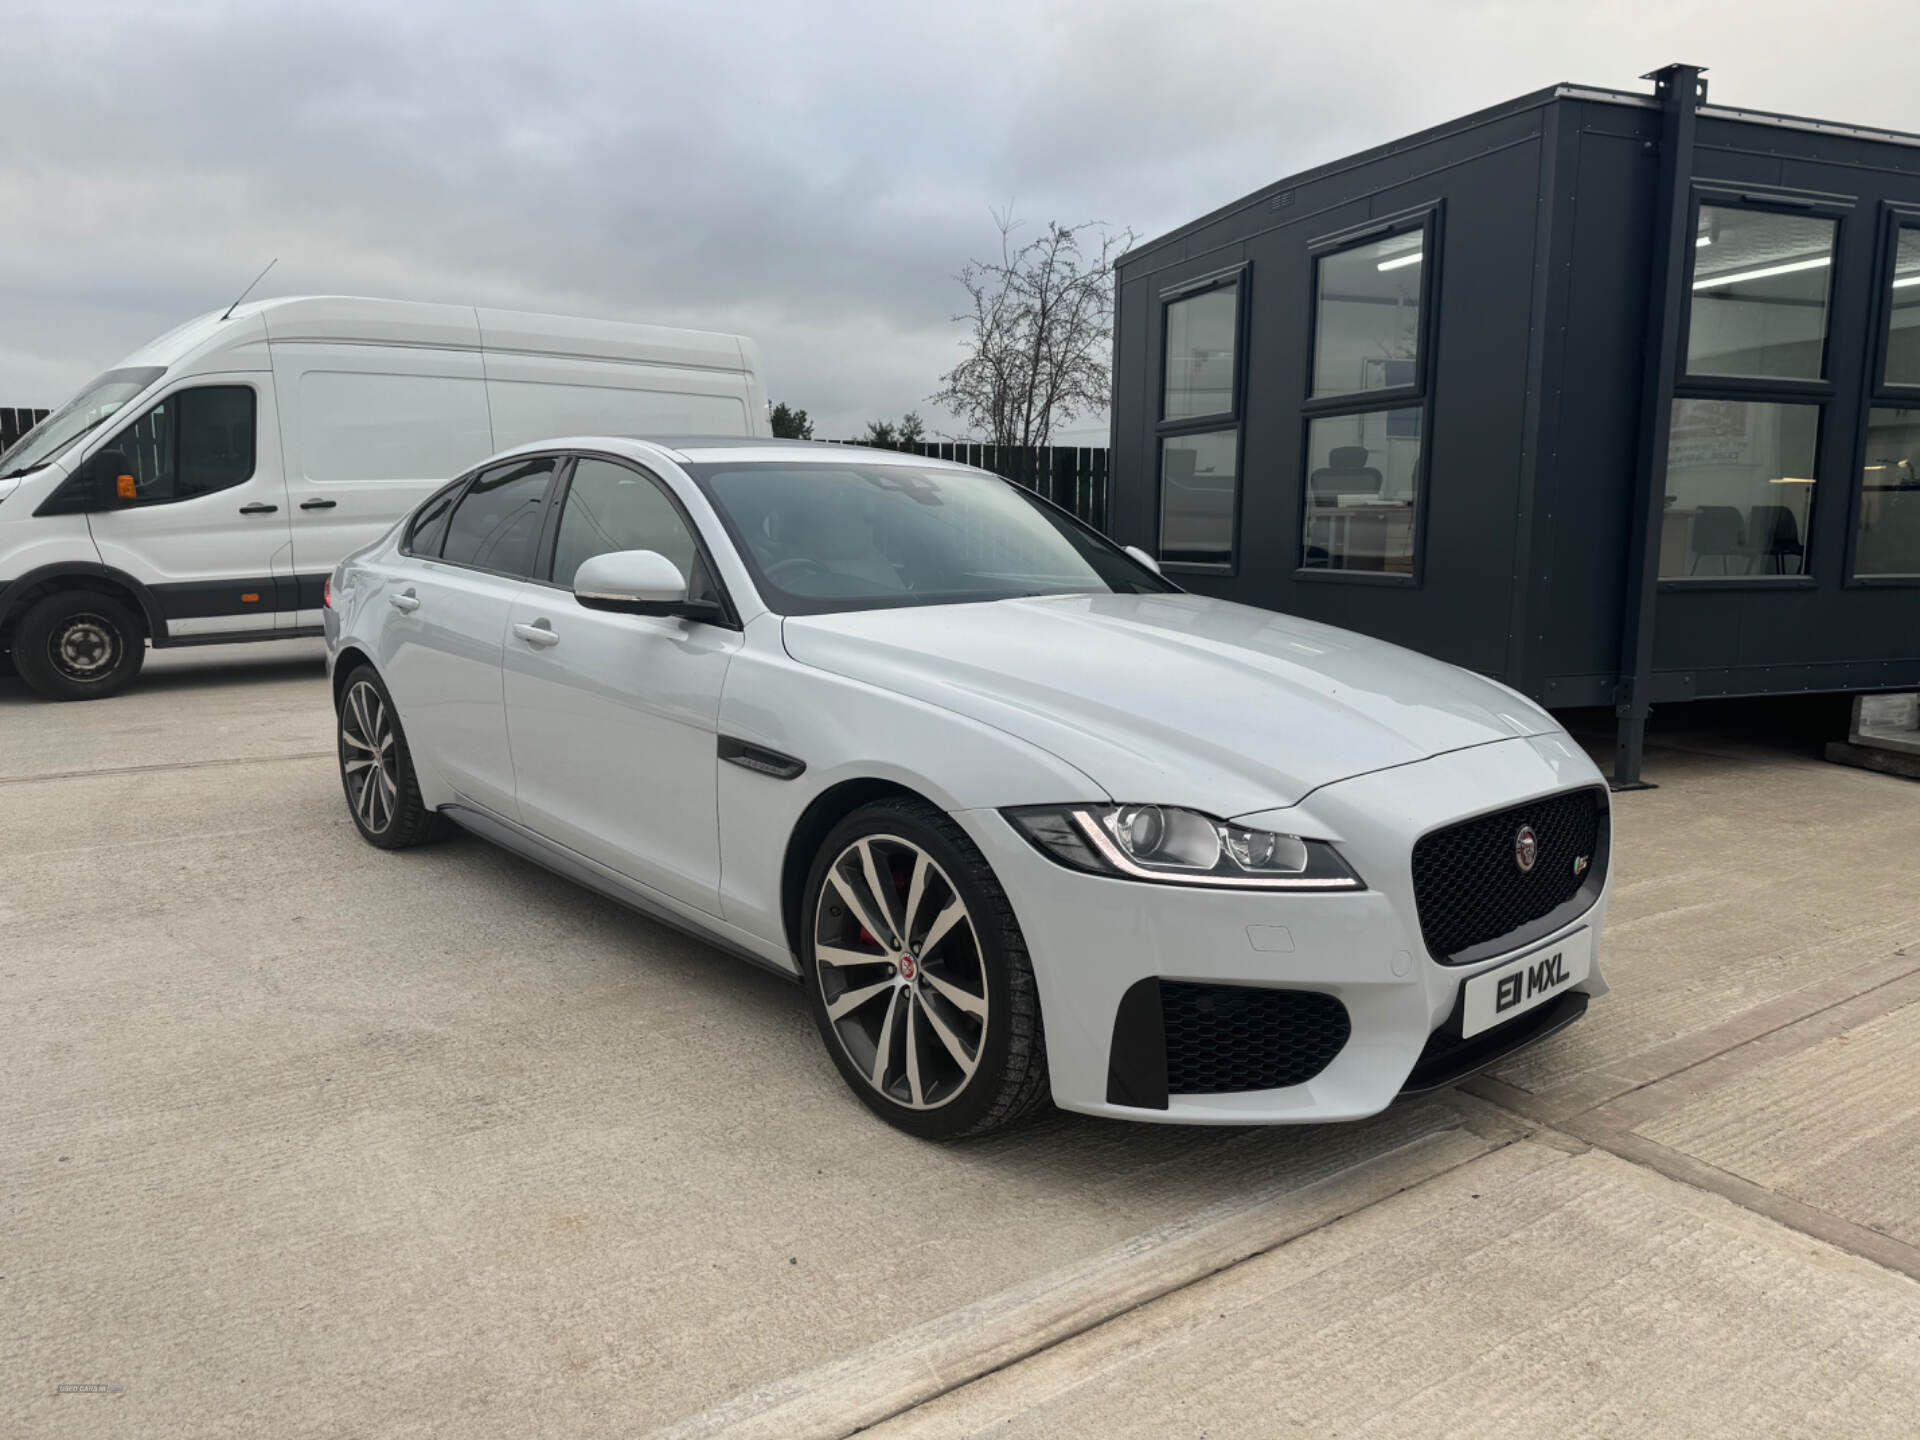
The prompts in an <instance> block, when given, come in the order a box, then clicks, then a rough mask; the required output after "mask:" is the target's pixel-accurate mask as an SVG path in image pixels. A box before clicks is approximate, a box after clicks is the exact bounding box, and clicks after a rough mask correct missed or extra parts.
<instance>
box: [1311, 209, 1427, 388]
mask: <svg viewBox="0 0 1920 1440" xmlns="http://www.w3.org/2000/svg"><path fill="white" fill-rule="evenodd" d="M1426 242H1427V234H1426V230H1425V229H1424V228H1421V229H1415V230H1408V231H1405V232H1403V233H1401V234H1397V235H1389V236H1388V237H1387V238H1386V239H1384V240H1373V241H1369V242H1368V243H1367V244H1364V245H1356V246H1354V247H1353V248H1352V249H1351V250H1340V251H1336V252H1334V253H1333V254H1331V255H1323V256H1321V257H1320V261H1319V264H1318V265H1317V266H1316V267H1315V269H1316V275H1315V286H1314V305H1313V390H1312V392H1311V393H1312V395H1313V396H1314V398H1316V399H1318V398H1320V397H1322V396H1327V395H1352V394H1355V393H1357V392H1359V391H1363V390H1395V389H1403V388H1407V387H1410V386H1412V385H1413V383H1414V371H1415V368H1416V367H1417V365H1418V363H1419V359H1420V310H1421V299H1422V297H1423V293H1424V282H1425V278H1426V271H1427V268H1428V267H1427V264H1426V260H1427V256H1426Z"/></svg>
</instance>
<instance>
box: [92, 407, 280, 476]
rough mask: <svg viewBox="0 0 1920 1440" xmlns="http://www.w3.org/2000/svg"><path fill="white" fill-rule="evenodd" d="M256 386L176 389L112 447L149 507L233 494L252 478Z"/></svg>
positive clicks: (109, 446)
mask: <svg viewBox="0 0 1920 1440" xmlns="http://www.w3.org/2000/svg"><path fill="white" fill-rule="evenodd" d="M255 408H256V401H255V397H254V393H253V387H252V386H251V385H202V386H198V387H196V388H194V389H191V390H176V391H174V393H173V394H171V395H169V396H167V398H166V399H164V400H162V401H161V402H160V403H159V404H158V405H155V406H154V407H153V408H152V409H151V410H148V411H147V412H146V413H145V414H144V415H142V416H141V417H140V418H139V419H138V420H135V421H134V422H133V423H132V424H131V425H129V426H127V427H126V429H124V430H122V431H121V432H120V433H119V434H118V435H116V436H114V437H113V439H112V440H110V441H108V442H107V445H106V449H107V450H111V451H117V452H118V453H119V455H120V457H121V462H122V463H123V464H124V465H125V467H126V468H125V470H124V471H122V473H123V474H130V475H132V476H133V481H134V495H135V498H136V499H137V501H138V502H139V503H141V504H145V505H163V504H166V503H168V502H170V501H174V500H190V499H192V498H194V497H195V496H197V495H211V494H213V493H214V492H215V491H219V490H230V489H232V488H233V487H234V486H235V485H242V484H245V483H246V482H247V481H248V480H250V479H252V478H253V460H254V438H253V437H254V413H255Z"/></svg>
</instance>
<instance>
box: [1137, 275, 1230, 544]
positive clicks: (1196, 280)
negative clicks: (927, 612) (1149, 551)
mask: <svg viewBox="0 0 1920 1440" xmlns="http://www.w3.org/2000/svg"><path fill="white" fill-rule="evenodd" d="M1251 278H1252V266H1251V265H1250V264H1249V263H1248V262H1247V261H1245V260H1241V261H1238V262H1236V263H1235V264H1232V265H1229V266H1226V267H1225V268H1223V269H1216V270H1210V271H1208V272H1207V273H1206V274H1204V275H1196V276H1194V277H1192V278H1191V279H1188V280H1182V281H1179V282H1178V283H1176V284H1173V285H1168V286H1166V287H1165V288H1164V289H1162V290H1161V291H1160V293H1159V296H1158V304H1159V307H1160V314H1159V326H1160V328H1159V337H1160V358H1159V363H1158V365H1157V366H1156V367H1155V374H1156V377H1157V379H1156V382H1155V397H1154V415H1155V419H1154V426H1153V452H1154V453H1153V476H1154V480H1153V553H1154V558H1155V559H1156V560H1157V561H1158V562H1159V564H1160V568H1161V569H1162V570H1165V571H1171V572H1175V573H1180V574H1188V575H1232V574H1235V573H1236V572H1237V570H1238V568H1239V563H1240V510H1241V500H1242V496H1243V495H1244V494H1245V491H1246V486H1245V484H1244V480H1245V475H1244V473H1243V472H1244V469H1245V463H1246V449H1247V445H1246V409H1247V407H1246V376H1247V330H1248V317H1249V316H1250V315H1251V313H1252V312H1251V310H1250V308H1249V305H1250V300H1249V292H1250V290H1251V288H1252V287H1251V284H1250V281H1251ZM1228 286H1233V287H1235V292H1234V307H1233V377H1232V380H1231V382H1230V383H1229V386H1228V406H1229V408H1227V409H1226V410H1216V411H1213V412H1212V413H1211V414H1207V415H1181V416H1178V417H1176V418H1174V419H1168V418H1167V360H1168V355H1167V311H1168V310H1169V308H1170V307H1172V306H1174V305H1177V304H1179V303H1180V302H1181V301H1182V300H1192V299H1194V298H1195V297H1196V296H1200V295H1204V294H1207V293H1208V292H1210V291H1213V290H1223V289H1225V288H1227V287H1228ZM1221 430H1231V431H1232V432H1233V505H1232V508H1231V510H1230V512H1229V514H1228V519H1227V529H1228V540H1227V558H1226V559H1225V560H1169V559H1167V558H1166V545H1165V543H1164V542H1165V529H1166V510H1165V503H1166V474H1165V471H1166V455H1167V446H1166V442H1167V440H1168V439H1170V438H1178V437H1180V436H1182V435H1207V434H1212V433H1214V432H1216V431H1221Z"/></svg>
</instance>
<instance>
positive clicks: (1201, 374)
mask: <svg viewBox="0 0 1920 1440" xmlns="http://www.w3.org/2000/svg"><path fill="white" fill-rule="evenodd" d="M1239 297H1240V288H1239V287H1238V286H1237V285H1223V286H1221V287H1220V288H1219V289H1217V290H1209V291H1207V292H1206V293H1205V294H1202V295H1194V296H1191V297H1189V298H1188V299H1185V300H1175V301H1173V302H1172V303H1171V304H1170V305H1168V306H1167V337H1166V345H1167V393H1166V396H1165V398H1164V401H1163V403H1162V408H1161V416H1162V418H1163V419H1167V420H1178V419H1182V418H1186V417H1189V416H1194V415H1228V414H1231V413H1232V412H1233V348H1234V334H1233V332H1234V325H1235V322H1236V321H1237V319H1238V318H1239Z"/></svg>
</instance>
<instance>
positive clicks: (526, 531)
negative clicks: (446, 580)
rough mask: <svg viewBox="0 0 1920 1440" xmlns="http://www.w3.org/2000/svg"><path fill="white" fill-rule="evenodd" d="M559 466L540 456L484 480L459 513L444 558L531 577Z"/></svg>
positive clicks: (472, 487)
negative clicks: (555, 472)
mask: <svg viewBox="0 0 1920 1440" xmlns="http://www.w3.org/2000/svg"><path fill="white" fill-rule="evenodd" d="M556 463H557V462H556V461H555V459H554V457H553V456H551V455H541V456H537V457H535V458H534V459H531V460H515V461H512V462H511V463H509V464H506V465H496V466H495V467H494V468H493V469H491V470H488V471H486V472H485V473H484V474H482V475H481V476H480V477H479V478H478V479H477V480H475V481H474V482H473V484H471V485H469V486H468V487H467V490H466V493H465V494H463V495H462V496H461V497H460V503H459V504H458V505H457V506H455V507H454V511H453V516H452V518H451V519H450V520H449V521H448V523H447V539H446V543H445V545H443V546H442V547H441V551H440V558H441V559H443V560H446V561H448V562H450V563H452V564H455V565H472V566H474V567H476V568H477V569H481V570H495V571H498V572H500V573H501V574H503V575H527V574H529V573H531V571H532V569H533V554H534V548H535V545H536V544H537V542H538V541H539V539H540V522H541V519H542V518H543V516H544V515H545V513H546V498H547V486H548V485H549V483H550V482H551V481H552V479H553V472H554V467H555V465H556Z"/></svg>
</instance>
